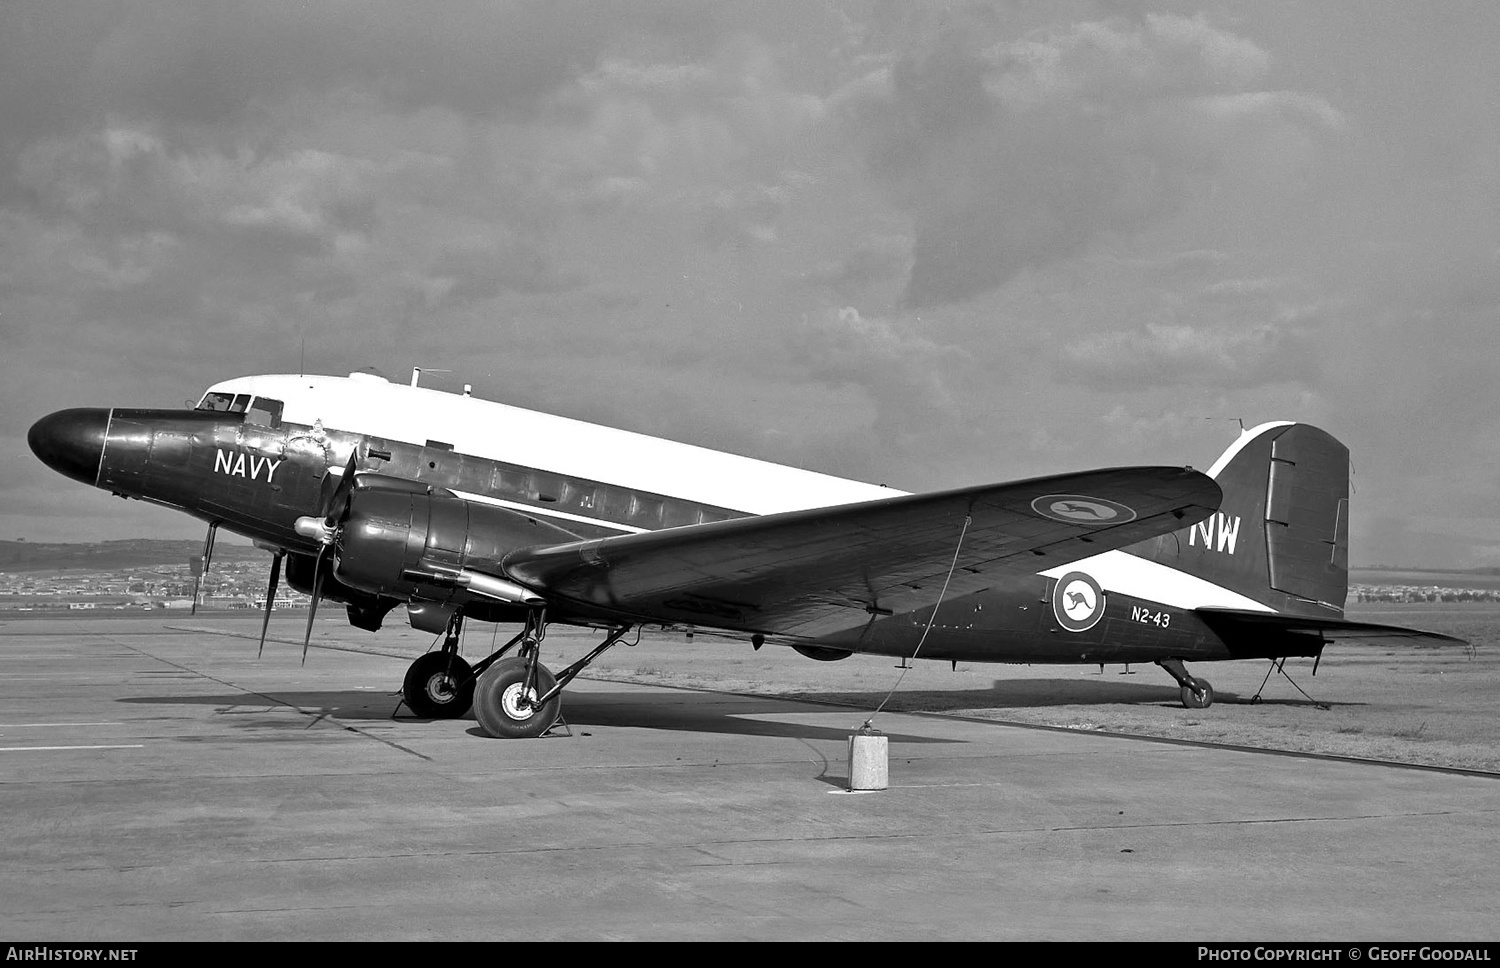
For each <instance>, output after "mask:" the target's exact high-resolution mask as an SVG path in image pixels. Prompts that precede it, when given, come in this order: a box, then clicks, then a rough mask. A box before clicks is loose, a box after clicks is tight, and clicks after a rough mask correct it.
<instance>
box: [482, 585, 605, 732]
mask: <svg viewBox="0 0 1500 968" xmlns="http://www.w3.org/2000/svg"><path fill="white" fill-rule="evenodd" d="M629 631H630V626H628V625H622V626H620V627H619V628H615V629H611V630H610V633H609V635H608V636H606V637H605V639H604V641H603V642H601V643H599V645H597V646H595V647H594V649H593V650H592V651H590V652H589V654H588V655H586V656H584V657H583V658H581V659H579V660H578V661H577V662H575V663H573V664H572V665H570V666H568V667H567V668H566V669H564V670H563V671H562V672H560V673H558V674H557V675H556V676H553V674H552V673H551V671H549V670H548V669H547V667H546V666H544V665H542V664H541V662H539V661H538V656H539V655H540V653H541V644H542V639H543V638H544V637H545V636H546V634H547V623H546V619H545V617H544V613H543V610H541V609H535V610H533V611H532V612H531V613H530V614H529V615H528V616H527V619H526V627H525V628H524V629H523V630H522V631H521V635H520V637H519V638H520V640H521V651H520V654H519V655H515V656H511V657H509V658H503V659H502V658H500V657H499V655H500V654H499V653H496V655H495V656H492V657H491V659H490V660H487V661H491V663H492V664H491V665H490V666H489V667H488V668H487V669H485V670H484V671H483V672H482V673H481V675H480V676H479V681H478V684H477V685H476V686H475V688H474V718H475V719H477V720H478V721H479V725H480V727H481V728H483V729H484V731H485V732H486V733H489V734H490V735H491V736H494V737H496V738H499V739H530V738H533V737H537V736H541V735H542V734H544V733H546V732H547V730H549V729H551V728H552V727H553V725H554V724H555V723H556V722H557V721H558V719H559V718H561V715H562V690H563V687H564V686H566V685H567V684H568V683H570V682H572V681H573V680H574V678H576V677H577V675H578V673H580V672H582V671H583V670H584V669H585V668H587V667H588V666H589V664H590V663H592V662H593V661H594V660H595V659H597V658H599V656H601V655H603V654H604V652H605V651H606V650H607V649H609V648H611V647H612V646H614V645H615V644H616V643H618V642H619V641H620V640H621V639H622V638H624V637H625V633H627V632H629ZM512 641H514V640H512ZM507 648H508V646H507ZM502 651H504V650H502ZM494 660H498V661H494Z"/></svg>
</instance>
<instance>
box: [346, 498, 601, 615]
mask: <svg viewBox="0 0 1500 968" xmlns="http://www.w3.org/2000/svg"><path fill="white" fill-rule="evenodd" d="M576 540H578V536H577V535H575V534H573V533H572V532H570V531H565V530H563V529H562V528H558V527H556V526H554V525H550V524H547V523H546V522H544V521H541V520H540V519H538V518H536V517H533V516H531V515H528V514H526V513H524V512H521V511H513V510H511V509H509V508H502V507H494V506H492V505H488V504H478V503H475V502H473V501H465V500H463V499H462V498H459V497H457V496H455V495H453V494H451V493H449V492H445V491H441V490H438V489H429V488H425V487H422V488H421V489H420V490H419V489H416V488H414V487H410V486H409V484H408V486H403V487H399V488H398V487H391V486H384V485H382V484H380V483H367V482H364V481H361V482H360V483H357V484H356V485H355V486H354V489H353V490H352V491H351V492H350V494H349V503H348V507H347V510H346V512H345V514H344V515H343V517H342V518H341V519H340V522H339V525H338V528H337V531H336V533H335V535H334V541H333V547H334V575H336V576H337V577H338V579H339V581H341V582H343V583H344V584H346V585H349V586H351V587H354V588H358V589H360V590H361V591H365V592H368V593H370V594H373V595H379V596H382V597H391V598H399V599H402V600H405V601H409V600H411V599H413V598H416V599H422V600H427V601H439V602H459V603H462V602H466V601H474V600H487V601H495V600H500V601H512V600H513V601H515V602H516V603H518V604H531V603H533V601H534V600H536V599H535V598H534V596H533V593H531V592H530V591H529V590H527V589H524V588H521V587H520V586H518V585H515V584H513V583H511V582H507V581H505V580H504V579H503V578H500V577H499V576H500V575H501V574H502V572H501V568H500V562H501V560H502V559H503V558H504V557H505V555H506V554H508V553H509V552H511V551H513V550H515V549H516V548H522V547H526V546H528V545H537V544H557V543H562V542H567V541H576ZM526 596H532V597H531V598H528V597H526Z"/></svg>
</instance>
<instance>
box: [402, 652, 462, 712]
mask: <svg viewBox="0 0 1500 968" xmlns="http://www.w3.org/2000/svg"><path fill="white" fill-rule="evenodd" d="M401 698H403V699H405V700H406V705H407V707H408V708H409V709H411V711H412V714H413V715H415V716H416V717H418V718H419V719H457V718H458V717H460V716H462V715H463V714H464V713H466V712H468V711H469V707H470V706H472V705H473V704H474V676H473V674H472V672H471V671H470V668H469V664H468V663H467V662H465V661H464V660H463V659H462V658H461V657H459V656H458V655H456V654H455V653H452V652H428V653H427V654H426V655H422V656H419V657H418V658H417V661H415V662H413V663H412V664H411V668H409V669H407V670H406V679H405V680H404V681H403V682H402V683H401Z"/></svg>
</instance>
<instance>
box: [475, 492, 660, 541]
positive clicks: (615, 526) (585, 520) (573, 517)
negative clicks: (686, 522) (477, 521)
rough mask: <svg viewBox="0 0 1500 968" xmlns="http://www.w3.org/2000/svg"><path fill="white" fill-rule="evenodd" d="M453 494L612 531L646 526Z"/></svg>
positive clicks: (632, 531)
mask: <svg viewBox="0 0 1500 968" xmlns="http://www.w3.org/2000/svg"><path fill="white" fill-rule="evenodd" d="M453 493H454V494H456V495H458V496H459V497H461V498H463V499H464V500H465V501H475V502H477V503H479V504H493V505H495V506H496V507H501V508H510V509H512V510H515V511H525V512H526V513H527V514H534V515H536V516H537V517H539V518H557V519H558V520H561V521H576V522H578V523H579V524H592V525H595V526H597V527H600V528H610V529H612V530H614V531H620V532H628V533H629V534H642V533H644V532H646V531H647V530H649V529H648V528H637V527H635V526H634V525H629V524H620V523H618V522H616V521H606V520H604V519H603V518H589V517H584V516H583V515H581V514H570V513H569V512H567V511H553V510H552V509H550V508H539V507H537V506H536V505H535V504H522V503H521V502H519V501H507V500H505V499H503V498H498V497H490V496H489V495H488V494H476V493H475V492H473V491H454V492H453Z"/></svg>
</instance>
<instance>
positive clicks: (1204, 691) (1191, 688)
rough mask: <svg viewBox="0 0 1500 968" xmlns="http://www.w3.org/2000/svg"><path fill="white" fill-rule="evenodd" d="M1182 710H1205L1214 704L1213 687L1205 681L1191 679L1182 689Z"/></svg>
mask: <svg viewBox="0 0 1500 968" xmlns="http://www.w3.org/2000/svg"><path fill="white" fill-rule="evenodd" d="M1181 695H1182V705H1183V708H1184V709H1207V708H1208V707H1209V706H1212V705H1213V704H1214V687H1213V686H1210V685H1209V684H1208V680H1207V679H1193V680H1192V681H1191V682H1189V683H1185V684H1184V685H1183V687H1182V693H1181Z"/></svg>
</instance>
